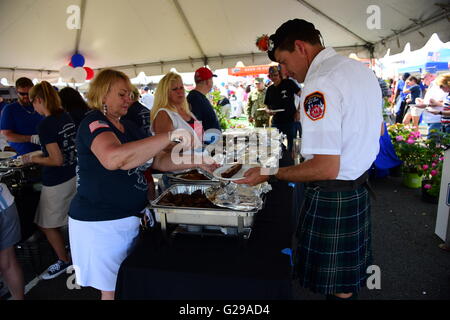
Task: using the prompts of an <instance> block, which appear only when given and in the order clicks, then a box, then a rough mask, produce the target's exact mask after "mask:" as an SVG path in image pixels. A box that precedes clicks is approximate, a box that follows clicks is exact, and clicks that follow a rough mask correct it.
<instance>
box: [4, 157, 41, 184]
mask: <svg viewBox="0 0 450 320" xmlns="http://www.w3.org/2000/svg"><path fill="white" fill-rule="evenodd" d="M0 172H1V173H7V172H9V173H12V172H14V173H15V181H16V183H17V184H28V183H34V182H40V181H41V176H42V173H41V166H39V165H37V164H32V163H27V164H24V163H23V162H22V160H21V159H7V160H2V161H0Z"/></svg>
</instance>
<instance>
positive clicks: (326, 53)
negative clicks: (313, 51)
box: [305, 47, 337, 82]
mask: <svg viewBox="0 0 450 320" xmlns="http://www.w3.org/2000/svg"><path fill="white" fill-rule="evenodd" d="M334 55H337V53H336V51H335V50H334V49H333V48H331V47H328V48H325V49H323V50H322V51H320V52H319V53H318V54H317V55H316V56H315V57H314V59H313V61H312V63H311V65H310V66H309V69H308V72H307V73H306V77H305V82H306V81H307V80H308V78H309V77H310V76H311V75H312V74H314V73H315V72H316V71H317V70H318V69H319V68H320V66H321V63H322V62H323V61H325V60H326V59H328V58H330V57H332V56H334Z"/></svg>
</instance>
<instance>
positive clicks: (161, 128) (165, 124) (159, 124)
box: [153, 111, 174, 134]
mask: <svg viewBox="0 0 450 320" xmlns="http://www.w3.org/2000/svg"><path fill="white" fill-rule="evenodd" d="M173 130H174V127H173V122H172V119H170V117H169V115H168V114H167V112H161V111H160V112H158V114H157V115H156V118H155V119H154V120H153V131H154V132H155V133H156V134H158V133H165V132H170V131H173Z"/></svg>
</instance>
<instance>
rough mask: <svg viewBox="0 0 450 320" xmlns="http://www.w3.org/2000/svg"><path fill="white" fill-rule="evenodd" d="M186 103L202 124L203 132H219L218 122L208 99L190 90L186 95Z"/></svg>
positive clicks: (198, 92)
mask: <svg viewBox="0 0 450 320" xmlns="http://www.w3.org/2000/svg"><path fill="white" fill-rule="evenodd" d="M187 101H188V102H189V104H190V105H191V111H192V113H193V114H194V115H195V117H196V118H197V120H199V121H201V122H202V126H203V130H204V131H207V130H208V129H217V130H220V125H219V120H218V119H217V115H216V112H215V111H214V109H213V107H212V106H211V103H210V102H209V100H208V98H206V97H205V95H204V94H203V93H201V92H200V91H197V90H191V91H190V92H189V94H188V95H187Z"/></svg>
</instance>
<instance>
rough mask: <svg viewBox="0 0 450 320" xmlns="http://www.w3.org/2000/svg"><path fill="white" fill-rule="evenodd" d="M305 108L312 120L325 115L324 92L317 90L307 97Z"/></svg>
mask: <svg viewBox="0 0 450 320" xmlns="http://www.w3.org/2000/svg"><path fill="white" fill-rule="evenodd" d="M303 107H304V109H305V114H306V115H307V116H308V118H310V119H311V120H312V121H316V120H320V119H322V118H323V117H324V115H325V109H326V103H325V97H324V96H323V93H322V92H320V91H315V92H313V93H311V94H309V95H308V96H306V98H305V102H304V103H303Z"/></svg>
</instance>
